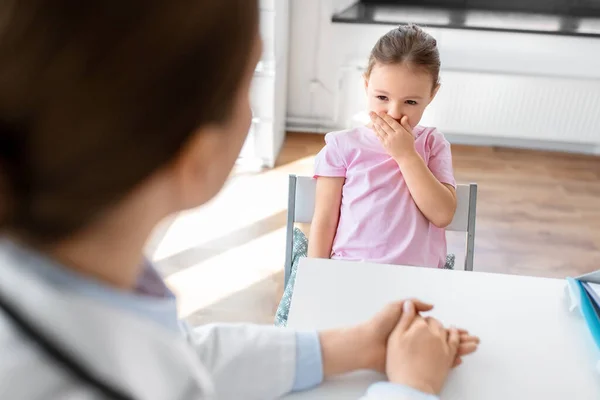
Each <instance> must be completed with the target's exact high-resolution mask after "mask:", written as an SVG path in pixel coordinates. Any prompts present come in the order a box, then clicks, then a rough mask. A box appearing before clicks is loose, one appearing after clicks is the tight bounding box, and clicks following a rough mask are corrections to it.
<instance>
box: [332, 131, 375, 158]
mask: <svg viewBox="0 0 600 400" xmlns="http://www.w3.org/2000/svg"><path fill="white" fill-rule="evenodd" d="M369 132H370V129H369V128H367V127H366V126H359V127H355V128H350V129H344V130H340V131H333V132H329V133H328V134H326V135H325V144H326V146H330V147H336V148H338V149H339V150H340V151H342V152H345V151H346V150H349V149H354V148H360V147H364V146H365V145H367V144H368V143H370V142H371V141H373V138H375V136H374V134H371V135H370V134H369ZM375 139H376V138H375Z"/></svg>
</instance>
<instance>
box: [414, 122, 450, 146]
mask: <svg viewBox="0 0 600 400" xmlns="http://www.w3.org/2000/svg"><path fill="white" fill-rule="evenodd" d="M414 134H415V142H416V143H419V142H420V143H423V144H424V145H425V146H427V147H429V148H433V147H437V146H440V145H441V146H445V145H447V144H449V142H448V140H447V139H446V137H445V136H444V134H443V133H442V132H440V130H439V129H437V128H436V127H432V126H422V125H417V126H415V128H414Z"/></svg>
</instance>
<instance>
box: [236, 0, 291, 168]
mask: <svg viewBox="0 0 600 400" xmlns="http://www.w3.org/2000/svg"><path fill="white" fill-rule="evenodd" d="M260 34H261V38H262V40H263V54H262V57H261V60H260V62H259V63H258V65H257V67H256V70H255V73H254V79H253V81H252V88H251V90H250V104H251V107H252V112H253V115H254V118H253V121H252V127H251V129H250V133H249V134H248V139H247V140H246V143H245V145H244V148H243V149H242V152H241V154H240V158H239V160H238V162H239V163H245V164H251V165H256V166H266V167H273V166H274V165H275V161H276V159H277V156H278V155H279V151H280V150H281V146H282V145H283V141H284V140H285V117H286V97H287V93H286V91H287V90H286V89H287V63H288V37H289V0H261V1H260Z"/></svg>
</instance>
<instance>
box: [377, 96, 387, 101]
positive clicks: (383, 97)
mask: <svg viewBox="0 0 600 400" xmlns="http://www.w3.org/2000/svg"><path fill="white" fill-rule="evenodd" d="M377 98H378V99H379V100H381V101H386V100H387V99H388V98H387V97H386V96H377Z"/></svg>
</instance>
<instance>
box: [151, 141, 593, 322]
mask: <svg viewBox="0 0 600 400" xmlns="http://www.w3.org/2000/svg"><path fill="white" fill-rule="evenodd" d="M323 143H324V142H323V136H322V135H316V134H298V133H290V134H289V135H288V138H287V141H286V143H285V145H284V148H283V150H282V153H281V155H280V158H279V161H278V163H277V165H276V167H275V168H274V169H272V170H269V171H263V172H260V173H257V172H245V171H244V170H243V169H242V168H238V169H237V170H236V171H235V172H234V174H233V177H232V180H231V182H230V183H229V184H228V187H227V188H226V189H225V191H224V193H223V194H221V195H220V197H219V198H217V199H216V200H215V201H214V202H213V204H211V205H209V206H208V207H204V208H203V209H201V210H197V211H194V212H192V213H186V214H182V215H180V216H178V217H177V219H176V221H175V222H174V223H173V224H167V226H166V227H165V228H164V229H163V230H162V231H161V232H160V234H157V239H155V241H154V242H155V247H156V248H158V250H157V251H155V252H153V254H154V259H155V260H156V261H157V264H158V266H159V268H160V269H161V271H162V272H163V274H165V276H166V277H167V282H168V283H169V284H170V285H171V286H172V287H174V289H175V290H176V291H177V292H178V293H179V295H180V298H181V300H182V301H181V303H182V308H181V309H180V313H181V315H182V316H183V317H187V318H189V320H190V321H191V322H192V323H201V322H208V321H224V320H225V321H252V322H266V323H268V322H271V321H272V316H273V312H274V310H275V308H276V305H277V301H278V299H279V297H280V295H281V291H282V287H281V281H282V279H283V278H282V272H281V271H282V267H283V255H284V238H285V232H284V226H285V216H286V207H287V175H288V174H289V173H295V174H304V175H310V174H311V173H312V167H313V158H314V156H315V154H316V153H317V152H318V151H319V150H320V149H321V147H322V146H323ZM452 153H453V159H454V169H455V175H456V179H457V181H458V182H459V183H467V182H476V183H477V184H478V189H479V191H478V204H477V225H476V237H475V261H474V267H475V270H476V271H487V272H494V273H504V274H520V275H532V276H542V277H555V278H564V277H566V276H575V275H579V274H582V273H585V272H589V271H593V270H596V269H600V158H599V157H592V156H581V155H572V154H562V153H549V152H538V151H530V150H511V149H502V148H486V147H468V146H456V145H455V146H453V148H452ZM232 215H233V216H232ZM215 221H218V225H215ZM211 224H213V225H211ZM192 239H195V240H192ZM168 243H171V245H172V246H171V247H172V249H170V250H169V251H163V250H164V249H163V250H161V249H160V248H159V247H161V246H160V245H161V244H165V246H162V247H164V248H166V247H169V246H167V245H166V244H168ZM448 245H449V251H450V252H453V253H455V254H456V255H457V264H458V265H460V264H461V263H462V258H463V256H464V237H463V236H462V235H458V234H456V235H455V234H449V241H448ZM151 253H152V251H151ZM220 273H222V276H221V275H219V274H220Z"/></svg>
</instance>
